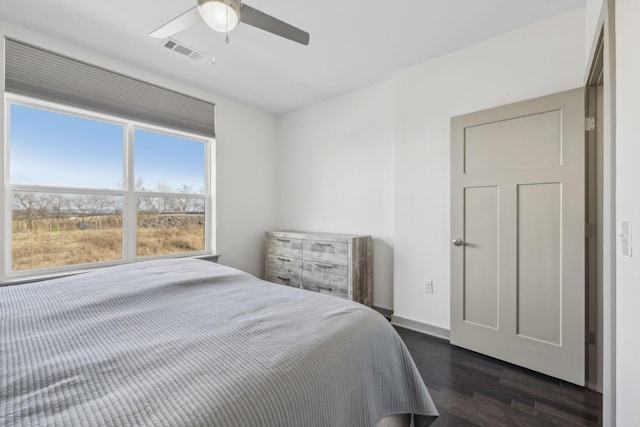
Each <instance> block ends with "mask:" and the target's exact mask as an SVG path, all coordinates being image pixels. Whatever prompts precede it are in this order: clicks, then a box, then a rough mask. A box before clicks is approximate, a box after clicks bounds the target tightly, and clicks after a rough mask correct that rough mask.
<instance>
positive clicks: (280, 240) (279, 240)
mask: <svg viewBox="0 0 640 427" xmlns="http://www.w3.org/2000/svg"><path fill="white" fill-rule="evenodd" d="M276 240H277V241H278V242H282V243H289V242H290V241H291V240H288V239H276Z"/></svg>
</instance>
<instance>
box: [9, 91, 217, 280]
mask: <svg viewBox="0 0 640 427" xmlns="http://www.w3.org/2000/svg"><path fill="white" fill-rule="evenodd" d="M6 101H7V102H6V112H7V114H6V116H7V120H6V125H7V136H8V138H6V144H7V147H6V148H7V151H6V152H7V153H8V162H7V166H8V174H7V175H8V186H5V188H7V189H8V191H5V194H4V202H5V206H7V207H9V208H8V209H7V210H5V215H4V216H5V218H7V220H6V222H7V224H6V226H5V228H4V230H5V235H8V236H10V238H8V239H4V240H5V248H4V249H5V253H6V254H8V255H9V256H7V257H5V258H7V260H6V262H5V266H4V267H5V271H6V276H8V277H11V276H26V275H34V274H38V273H49V272H55V271H62V270H70V269H77V268H78V266H79V265H82V266H86V265H103V264H113V263H123V262H131V261H135V260H138V259H141V258H148V257H166V256H179V255H181V256H183V255H200V254H208V253H211V252H212V242H213V236H212V233H213V227H212V219H211V218H212V216H213V215H212V214H211V213H212V212H213V208H212V206H213V204H212V200H211V187H212V186H211V176H212V171H211V168H212V161H211V158H212V154H211V153H212V144H213V140H212V139H210V138H206V137H201V136H196V135H191V134H187V133H184V132H178V131H174V130H171V129H163V128H161V127H158V126H151V125H145V124H143V123H139V122H136V121H131V120H123V119H118V118H115V117H110V116H106V115H101V114H95V113H91V112H88V111H83V110H79V109H76V108H68V107H64V106H60V105H56V104H51V103H45V102H40V101H36V100H33V99H29V98H24V97H17V96H9V95H7V98H6Z"/></svg>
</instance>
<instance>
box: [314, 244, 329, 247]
mask: <svg viewBox="0 0 640 427" xmlns="http://www.w3.org/2000/svg"><path fill="white" fill-rule="evenodd" d="M315 245H318V246H329V247H331V246H333V245H332V244H331V243H315Z"/></svg>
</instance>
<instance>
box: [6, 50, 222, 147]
mask: <svg viewBox="0 0 640 427" xmlns="http://www.w3.org/2000/svg"><path fill="white" fill-rule="evenodd" d="M5 90H6V91H7V92H9V93H14V94H17V95H25V96H30V97H33V98H38V99H42V100H46V101H51V102H56V103H60V104H64V105H69V106H73V107H78V108H82V109H86V110H91V111H95V112H99V113H105V114H109V115H114V116H119V117H123V118H126V119H131V120H136V121H141V122H144V123H149V124H154V125H159V126H162V127H169V128H172V129H176V130H181V131H185V132H190V133H196V134H199V135H202V136H207V137H215V104H213V103H210V102H207V101H203V100H201V99H197V98H194V97H191V96H188V95H184V94H181V93H178V92H174V91H172V90H168V89H165V88H162V87H160V86H156V85H153V84H150V83H147V82H144V81H141V80H138V79H134V78H131V77H128V76H125V75H122V74H120V73H116V72H113V71H110V70H107V69H104V68H100V67H96V66H94V65H91V64H87V63H86V62H82V61H78V60H76V59H73V58H69V57H67V56H63V55H59V54H57V53H54V52H51V51H48V50H45V49H41V48H39V47H35V46H32V45H29V44H26V43H23V42H20V41H17V40H12V39H5Z"/></svg>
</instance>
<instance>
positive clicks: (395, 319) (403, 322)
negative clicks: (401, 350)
mask: <svg viewBox="0 0 640 427" xmlns="http://www.w3.org/2000/svg"><path fill="white" fill-rule="evenodd" d="M391 324H392V325H395V326H399V327H401V328H405V329H411V330H412V331H416V332H421V333H423V334H427V335H431V336H434V337H437V338H442V339H445V340H447V341H448V340H449V336H450V335H449V329H446V328H441V327H440V326H434V325H429V324H428V323H422V322H418V321H417V320H411V319H406V318H404V317H400V316H396V315H395V314H392V315H391Z"/></svg>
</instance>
